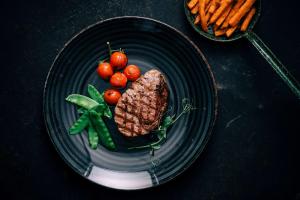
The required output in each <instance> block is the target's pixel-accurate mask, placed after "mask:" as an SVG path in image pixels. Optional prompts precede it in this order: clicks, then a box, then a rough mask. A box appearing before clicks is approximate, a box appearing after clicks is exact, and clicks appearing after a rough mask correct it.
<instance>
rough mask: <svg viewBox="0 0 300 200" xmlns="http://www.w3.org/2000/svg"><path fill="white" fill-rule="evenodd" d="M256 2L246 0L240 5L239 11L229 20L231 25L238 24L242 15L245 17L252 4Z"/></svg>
mask: <svg viewBox="0 0 300 200" xmlns="http://www.w3.org/2000/svg"><path fill="white" fill-rule="evenodd" d="M254 3H255V0H246V2H245V3H244V4H243V5H242V6H241V7H240V9H239V10H238V12H237V13H235V15H233V17H232V18H231V19H230V20H229V25H230V26H232V27H234V26H236V25H237V24H238V23H239V22H240V20H241V19H242V17H244V16H245V15H246V14H247V13H248V11H249V10H250V9H251V7H252V5H253V4H254Z"/></svg>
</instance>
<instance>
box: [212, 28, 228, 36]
mask: <svg viewBox="0 0 300 200" xmlns="http://www.w3.org/2000/svg"><path fill="white" fill-rule="evenodd" d="M225 33H226V29H218V30H215V36H216V37H219V36H221V35H225Z"/></svg>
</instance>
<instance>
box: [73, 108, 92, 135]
mask: <svg viewBox="0 0 300 200" xmlns="http://www.w3.org/2000/svg"><path fill="white" fill-rule="evenodd" d="M88 123H89V113H88V111H85V112H84V113H83V114H82V115H81V116H80V117H79V119H78V120H77V121H76V122H75V123H74V124H73V125H72V126H71V127H70V129H69V133H70V134H71V135H74V134H77V133H80V132H81V131H83V129H84V128H85V127H86V126H87V125H88Z"/></svg>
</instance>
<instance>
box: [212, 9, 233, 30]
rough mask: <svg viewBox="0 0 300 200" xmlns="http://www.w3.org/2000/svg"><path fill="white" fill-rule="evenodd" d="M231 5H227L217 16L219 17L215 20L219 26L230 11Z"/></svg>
mask: <svg viewBox="0 0 300 200" xmlns="http://www.w3.org/2000/svg"><path fill="white" fill-rule="evenodd" d="M231 9H232V6H231V5H230V6H228V7H227V8H226V9H225V10H224V12H223V13H222V15H221V16H220V17H219V19H218V20H217V22H216V25H217V26H221V24H222V23H223V22H224V20H225V18H226V17H227V16H228V14H229V12H230V11H231Z"/></svg>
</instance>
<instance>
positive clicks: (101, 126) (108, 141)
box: [89, 110, 116, 150]
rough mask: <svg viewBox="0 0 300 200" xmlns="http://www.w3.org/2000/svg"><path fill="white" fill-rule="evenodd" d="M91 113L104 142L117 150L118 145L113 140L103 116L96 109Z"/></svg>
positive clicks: (95, 126)
mask: <svg viewBox="0 0 300 200" xmlns="http://www.w3.org/2000/svg"><path fill="white" fill-rule="evenodd" d="M89 113H90V119H91V122H92V125H93V126H94V128H95V130H96V131H97V133H98V134H99V138H100V141H101V142H102V144H103V145H104V146H105V147H106V148H108V149H110V150H115V149H116V145H115V143H114V141H113V140H112V138H111V135H110V133H109V131H108V129H107V127H106V125H105V123H104V121H103V120H102V118H101V116H99V114H98V113H97V112H96V111H95V110H90V111H89Z"/></svg>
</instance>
